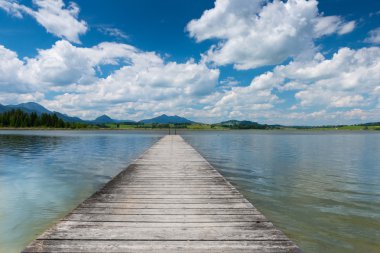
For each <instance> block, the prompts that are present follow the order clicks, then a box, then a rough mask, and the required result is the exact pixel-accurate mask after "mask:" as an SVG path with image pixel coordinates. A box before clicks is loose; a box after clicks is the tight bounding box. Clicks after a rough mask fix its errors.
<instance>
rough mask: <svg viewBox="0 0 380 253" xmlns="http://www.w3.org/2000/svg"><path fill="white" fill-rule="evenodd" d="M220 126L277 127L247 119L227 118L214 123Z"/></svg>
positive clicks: (238, 127) (239, 127)
mask: <svg viewBox="0 0 380 253" xmlns="http://www.w3.org/2000/svg"><path fill="white" fill-rule="evenodd" d="M215 125H218V126H222V127H228V128H231V129H269V128H277V127H276V126H268V125H263V124H259V123H257V122H253V121H249V120H228V121H223V122H220V123H218V124H215Z"/></svg>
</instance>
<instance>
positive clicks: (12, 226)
mask: <svg viewBox="0 0 380 253" xmlns="http://www.w3.org/2000/svg"><path fill="white" fill-rule="evenodd" d="M162 135H163V132H157V131H156V132H153V133H152V132H146V131H142V132H139V131H128V132H124V131H112V132H107V131H89V132H87V131H0V252H1V253H13V252H20V251H21V250H22V249H23V248H24V247H25V246H26V245H27V244H28V243H29V242H30V241H31V240H33V239H34V238H35V237H36V236H37V235H38V234H40V233H42V232H43V231H44V230H45V229H47V228H48V227H49V226H50V225H51V224H52V223H54V222H55V221H56V220H57V219H59V218H61V217H63V216H64V215H65V214H66V213H67V212H69V211H70V210H71V209H73V208H74V207H75V206H77V205H78V204H79V203H80V202H82V201H83V200H84V199H86V198H87V197H89V196H90V195H91V194H92V193H94V192H95V191H96V190H97V189H98V188H100V187H101V186H102V185H103V184H105V183H106V182H107V181H109V180H110V179H111V178H112V177H113V176H115V175H116V174H117V173H118V172H120V171H121V170H122V169H124V168H126V167H127V165H128V163H129V162H131V161H132V160H133V159H136V158H137V157H138V156H139V155H140V154H142V153H143V152H144V151H145V150H146V149H147V148H149V147H150V146H151V145H152V144H153V143H154V142H155V141H156V140H158V139H159V137H160V136H162Z"/></svg>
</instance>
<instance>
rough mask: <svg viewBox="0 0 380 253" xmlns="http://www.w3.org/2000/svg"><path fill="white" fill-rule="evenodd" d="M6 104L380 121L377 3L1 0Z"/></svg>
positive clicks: (74, 111) (85, 113) (140, 113)
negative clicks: (32, 102) (21, 103)
mask: <svg viewBox="0 0 380 253" xmlns="http://www.w3.org/2000/svg"><path fill="white" fill-rule="evenodd" d="M0 23H1V24H2V25H1V27H0V103H1V104H16V103H20V102H26V101H34V102H38V103H40V104H42V105H44V106H45V107H47V108H48V109H51V110H57V111H60V112H64V113H67V114H70V115H73V116H79V117H82V118H84V119H92V118H95V117H97V116H99V115H101V114H104V113H105V114H107V115H109V116H111V117H113V118H118V119H141V118H148V117H152V116H157V115H160V114H162V113H166V114H178V115H181V116H185V117H188V118H191V119H193V120H198V121H204V122H217V121H220V120H227V119H248V120H254V121H259V122H263V123H280V124H310V125H311V124H343V123H344V124H345V123H359V122H370V121H380V48H379V45H380V2H379V1H372V0H362V1H356V0H319V1H317V0H309V1H307V0H288V1H265V0H216V1H207V0H198V1H187V0H186V1H178V0H163V1H156V0H133V1H132V0H128V1H122V0H108V1H100V0H97V1H84V0H82V1H73V2H69V1H62V0H54V1H52V0H49V1H48V0H33V1H16V0H0Z"/></svg>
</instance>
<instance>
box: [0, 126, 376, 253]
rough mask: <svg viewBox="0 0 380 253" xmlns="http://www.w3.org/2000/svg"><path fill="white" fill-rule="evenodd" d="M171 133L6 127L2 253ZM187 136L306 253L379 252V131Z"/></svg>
mask: <svg viewBox="0 0 380 253" xmlns="http://www.w3.org/2000/svg"><path fill="white" fill-rule="evenodd" d="M165 133H166V132H146V131H0V252H6V253H8V252H19V251H20V250H21V249H22V248H23V247H24V246H25V245H26V244H28V243H29V242H30V241H31V240H32V239H34V238H35V237H36V236H37V235H38V234H40V233H41V232H42V231H44V230H45V229H46V228H48V227H49V226H50V225H51V224H52V223H54V222H55V221H57V219H59V218H61V217H63V216H64V215H65V214H66V213H67V212H69V211H70V210H71V209H73V208H74V207H75V206H76V205H78V204H79V203H80V202H81V201H83V200H84V199H86V198H87V197H88V196H89V195H91V194H92V193H93V192H94V191H96V190H97V189H99V188H100V187H101V186H102V185H103V184H104V183H106V182H107V181H108V180H109V179H111V178H112V177H113V176H114V175H116V174H117V173H118V172H119V171H121V170H122V169H123V168H125V167H126V166H127V165H128V163H129V162H131V161H132V160H133V159H135V158H137V157H138V156H139V155H140V154H141V153H142V152H143V151H145V150H146V149H147V148H149V147H150V146H151V145H152V144H153V143H154V142H155V141H156V140H158V138H159V137H160V136H162V135H163V134H165ZM182 134H183V136H184V138H185V139H186V140H187V141H188V142H189V143H190V144H191V145H193V146H194V147H195V148H196V149H197V150H198V151H199V152H200V153H201V154H202V155H204V156H205V158H206V159H208V160H209V161H210V162H211V163H212V164H213V165H214V166H215V167H216V168H217V169H218V170H219V171H220V172H221V173H222V174H223V175H224V176H226V177H227V178H228V179H229V180H230V181H231V182H232V183H233V184H234V185H235V186H236V187H237V188H238V189H239V190H240V191H242V192H243V194H244V195H245V196H246V197H247V198H248V199H249V200H250V201H252V202H253V203H254V205H255V206H256V207H257V208H258V209H260V210H261V211H262V212H263V213H264V215H266V216H267V217H268V218H269V219H270V220H271V221H273V223H274V224H275V225H277V226H278V227H279V228H280V229H282V230H283V231H284V232H285V233H286V234H287V235H288V236H289V237H290V238H291V239H292V240H293V241H295V242H296V243H297V244H298V245H299V246H300V247H301V248H302V249H303V251H304V252H306V253H307V252H380V212H379V210H380V133H377V132H315V131H310V132H303V131H292V132H286V131H215V132H212V131H203V132H201V131H200V132H197V131H186V132H182Z"/></svg>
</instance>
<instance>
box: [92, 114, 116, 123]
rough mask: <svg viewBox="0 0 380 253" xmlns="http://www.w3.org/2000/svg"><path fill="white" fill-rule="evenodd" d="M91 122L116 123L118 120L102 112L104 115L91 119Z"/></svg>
mask: <svg viewBox="0 0 380 253" xmlns="http://www.w3.org/2000/svg"><path fill="white" fill-rule="evenodd" d="M91 122H92V123H97V124H106V123H116V122H118V120H115V119H111V118H110V117H109V116H107V115H105V114H104V115H102V116H99V117H97V118H96V119H94V120H92V121H91Z"/></svg>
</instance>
